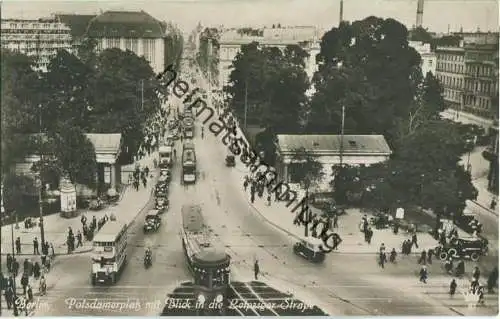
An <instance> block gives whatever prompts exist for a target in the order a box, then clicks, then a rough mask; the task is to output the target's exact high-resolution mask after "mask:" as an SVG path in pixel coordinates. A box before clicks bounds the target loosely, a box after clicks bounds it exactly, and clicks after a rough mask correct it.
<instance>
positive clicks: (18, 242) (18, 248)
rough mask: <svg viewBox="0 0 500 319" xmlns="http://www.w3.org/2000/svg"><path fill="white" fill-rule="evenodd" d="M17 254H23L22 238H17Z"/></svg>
mask: <svg viewBox="0 0 500 319" xmlns="http://www.w3.org/2000/svg"><path fill="white" fill-rule="evenodd" d="M16 254H18V255H19V254H21V238H20V237H17V238H16Z"/></svg>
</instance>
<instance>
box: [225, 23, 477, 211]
mask: <svg viewBox="0 0 500 319" xmlns="http://www.w3.org/2000/svg"><path fill="white" fill-rule="evenodd" d="M306 57H307V53H306V52H305V51H304V50H302V49H301V48H300V47H298V46H289V47H287V48H286V49H285V50H284V52H282V51H280V50H279V49H277V48H261V47H260V46H259V45H258V44H257V43H252V44H249V45H243V46H242V48H241V52H240V53H239V54H238V55H237V57H236V58H235V60H234V61H233V64H232V67H233V71H232V72H231V75H230V84H229V86H228V87H226V88H225V91H226V93H228V95H229V106H230V108H231V109H232V110H233V112H234V113H235V114H236V116H237V117H238V118H239V119H240V121H241V122H244V121H245V117H246V118H247V122H248V123H249V124H250V123H251V124H258V125H260V126H262V127H264V128H266V129H267V130H266V132H265V133H264V135H266V136H267V139H268V140H269V139H271V140H272V137H273V135H274V134H275V133H285V132H286V133H303V132H306V133H320V134H321V133H327V134H340V130H341V121H342V107H343V106H344V107H345V109H346V112H345V126H344V127H345V133H346V134H382V135H384V136H385V138H386V139H387V141H388V142H389V145H390V146H391V149H392V150H393V156H392V157H391V159H390V160H389V161H388V162H386V163H383V164H380V165H375V166H372V167H367V168H346V169H342V170H337V171H338V172H340V174H339V175H338V176H331V177H326V178H331V179H335V182H334V183H333V185H334V188H335V192H336V196H337V200H341V201H342V200H345V198H347V197H349V198H351V199H352V198H353V197H356V198H357V199H358V200H360V201H362V202H364V204H367V203H371V205H377V207H378V208H382V207H385V206H391V207H392V206H393V205H412V204H415V205H419V206H423V207H427V208H432V209H435V210H443V209H445V207H446V208H447V209H460V207H463V204H464V202H465V200H466V199H469V198H472V197H474V194H475V190H474V188H473V186H472V185H471V181H470V176H469V175H468V174H467V173H465V172H464V170H463V168H462V167H460V166H459V165H458V162H459V157H460V155H461V154H462V153H463V152H464V143H463V138H462V136H461V134H460V132H459V130H458V128H457V125H456V124H454V123H449V122H445V121H442V120H441V119H440V116H439V113H440V112H441V111H443V110H444V109H445V105H444V100H443V97H442V87H441V85H440V83H439V82H438V80H437V79H436V78H435V77H434V76H433V75H432V74H431V73H428V74H427V75H425V76H423V75H422V71H421V68H420V63H421V58H420V55H419V54H418V53H417V52H416V51H415V50H414V49H413V48H411V47H410V46H409V44H408V30H407V29H406V27H405V26H404V25H402V24H401V23H399V22H398V21H396V20H394V19H381V18H377V17H368V18H366V19H364V20H361V21H355V22H353V23H352V24H350V23H348V22H343V23H342V24H341V25H340V26H339V27H338V28H333V29H332V30H330V31H329V32H327V33H326V34H325V35H324V36H323V38H322V41H321V50H320V53H319V54H318V55H317V56H316V61H317V64H318V67H319V68H318V71H317V72H316V73H315V74H314V76H313V78H312V84H313V86H314V88H315V94H314V95H313V96H312V98H311V99H308V98H306V94H305V93H306V90H307V89H308V87H309V82H308V79H307V75H306V74H305V71H304V66H305V65H304V60H305V58H306ZM272 144H273V143H269V145H268V146H269V147H272ZM267 153H274V151H273V150H268V152H267ZM302 162H304V163H305V162H307V161H302ZM304 165H306V164H304ZM306 166H308V167H315V166H317V165H313V164H310V165H309V164H308V165H306ZM314 171H318V170H317V169H314ZM318 174H319V173H318ZM306 179H308V180H314V179H315V178H311V176H309V177H307V178H306ZM308 183H309V182H308ZM354 195H356V196H354Z"/></svg>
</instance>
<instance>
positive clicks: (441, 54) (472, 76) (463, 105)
mask: <svg viewBox="0 0 500 319" xmlns="http://www.w3.org/2000/svg"><path fill="white" fill-rule="evenodd" d="M455 35H459V36H461V37H462V39H463V40H462V41H460V44H459V45H458V46H456V47H449V46H446V47H440V46H438V47H437V48H436V55H437V68H436V75H437V78H438V79H439V80H440V81H441V84H442V85H443V87H444V99H445V102H446V103H447V105H448V107H449V108H452V109H455V110H457V111H464V112H467V113H472V114H476V115H479V116H483V117H487V118H494V117H496V115H495V114H496V113H497V112H495V111H494V110H495V109H496V108H498V33H480V32H476V33H459V34H455Z"/></svg>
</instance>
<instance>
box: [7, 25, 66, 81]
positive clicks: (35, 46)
mask: <svg viewBox="0 0 500 319" xmlns="http://www.w3.org/2000/svg"><path fill="white" fill-rule="evenodd" d="M71 39H72V38H71V34H70V28H69V27H68V26H67V25H66V24H64V23H62V22H60V21H58V20H57V19H53V18H46V19H36V20H25V19H2V33H1V42H2V48H5V49H10V50H13V51H17V52H21V53H23V54H26V55H28V56H31V57H33V58H34V63H35V66H34V67H35V68H36V69H38V70H41V71H46V70H47V66H48V65H49V63H50V60H51V58H52V57H53V56H54V55H55V54H56V53H57V51H58V50H61V49H63V50H68V51H71V49H72V46H71Z"/></svg>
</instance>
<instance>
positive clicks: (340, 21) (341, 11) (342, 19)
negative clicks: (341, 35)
mask: <svg viewBox="0 0 500 319" xmlns="http://www.w3.org/2000/svg"><path fill="white" fill-rule="evenodd" d="M342 21H344V0H340V12H339V25H340V24H341V23H342Z"/></svg>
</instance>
